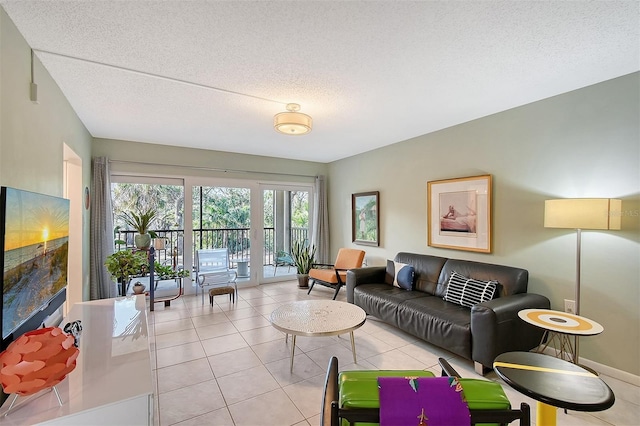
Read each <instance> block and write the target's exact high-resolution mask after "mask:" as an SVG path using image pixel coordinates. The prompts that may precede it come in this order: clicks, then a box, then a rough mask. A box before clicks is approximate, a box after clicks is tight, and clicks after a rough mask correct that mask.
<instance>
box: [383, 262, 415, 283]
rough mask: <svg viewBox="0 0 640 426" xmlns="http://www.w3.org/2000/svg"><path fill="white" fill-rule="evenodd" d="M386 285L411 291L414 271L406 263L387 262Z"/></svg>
mask: <svg viewBox="0 0 640 426" xmlns="http://www.w3.org/2000/svg"><path fill="white" fill-rule="evenodd" d="M387 277H388V280H387V283H389V284H393V285H394V286H395V287H398V288H403V289H405V290H413V281H414V278H415V269H414V268H413V266H411V265H407V264H406V263H400V262H394V261H393V260H387Z"/></svg>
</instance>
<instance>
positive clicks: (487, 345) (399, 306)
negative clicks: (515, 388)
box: [347, 252, 550, 374]
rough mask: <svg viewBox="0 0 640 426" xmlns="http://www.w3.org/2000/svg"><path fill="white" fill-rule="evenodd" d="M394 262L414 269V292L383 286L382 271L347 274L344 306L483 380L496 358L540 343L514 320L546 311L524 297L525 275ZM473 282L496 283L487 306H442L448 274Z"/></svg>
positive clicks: (417, 260) (425, 261)
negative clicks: (451, 358) (464, 365)
mask: <svg viewBox="0 0 640 426" xmlns="http://www.w3.org/2000/svg"><path fill="white" fill-rule="evenodd" d="M395 261H396V262H402V263H406V264H409V265H412V266H413V267H414V269H415V281H414V289H413V290H412V291H407V290H404V289H402V288H398V287H394V286H392V285H390V284H387V283H385V275H386V268H385V267H384V266H374V267H366V268H360V269H352V270H350V271H349V272H348V273H347V301H348V302H349V303H354V304H356V305H358V306H360V307H361V308H362V309H364V310H365V312H367V314H370V315H373V316H375V317H377V318H379V319H380V320H382V321H384V322H386V323H388V324H391V325H394V326H396V327H398V328H400V329H402V330H404V331H406V332H407V333H410V334H412V335H414V336H416V337H418V338H420V339H423V340H425V341H427V342H429V343H431V344H434V345H436V346H439V347H442V348H444V349H447V350H449V351H450V352H453V353H454V354H457V355H460V356H462V357H464V358H466V359H470V360H473V361H474V364H475V369H476V372H478V373H479V374H484V373H485V372H486V371H487V370H488V369H490V368H491V367H492V365H493V360H494V359H495V357H496V356H498V355H500V354H501V353H504V352H509V351H528V350H530V349H532V348H534V347H536V346H537V345H538V344H539V343H540V339H541V337H542V330H541V329H539V328H537V327H534V326H532V325H530V324H527V323H526V322H525V321H523V320H521V319H520V318H519V317H518V311H520V310H522V309H530V308H542V309H549V307H550V303H549V299H547V298H546V297H544V296H542V295H539V294H532V293H527V284H528V281H529V272H528V271H527V270H525V269H520V268H513V267H510V266H502V265H493V264H489V263H482V262H472V261H467V260H457V259H447V258H444V257H437V256H429V255H424V254H414V253H402V252H401V253H398V254H397V255H396V257H395ZM454 271H455V272H457V273H458V274H461V275H464V276H465V277H469V278H473V279H476V280H483V281H489V280H496V281H498V283H499V284H498V287H497V290H496V294H495V296H494V298H493V299H492V300H489V301H486V302H482V303H479V304H477V305H474V306H473V307H471V308H468V307H465V306H460V305H457V304H454V303H451V302H447V301H445V300H443V296H444V295H445V293H446V290H447V285H448V283H449V278H450V276H451V274H452V272H454Z"/></svg>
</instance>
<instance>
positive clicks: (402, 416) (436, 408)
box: [378, 377, 471, 426]
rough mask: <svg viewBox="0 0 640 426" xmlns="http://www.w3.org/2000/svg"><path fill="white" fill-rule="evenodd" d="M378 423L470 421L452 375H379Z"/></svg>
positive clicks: (441, 425)
mask: <svg viewBox="0 0 640 426" xmlns="http://www.w3.org/2000/svg"><path fill="white" fill-rule="evenodd" d="M378 388H379V390H380V426H396V425H428V426H453V425H455V426H466V425H470V424H471V414H470V413H469V406H468V405H467V402H466V400H465V398H464V394H463V392H462V386H460V383H459V382H458V380H456V378H455V377H378Z"/></svg>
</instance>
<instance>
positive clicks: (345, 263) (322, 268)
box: [307, 248, 364, 300]
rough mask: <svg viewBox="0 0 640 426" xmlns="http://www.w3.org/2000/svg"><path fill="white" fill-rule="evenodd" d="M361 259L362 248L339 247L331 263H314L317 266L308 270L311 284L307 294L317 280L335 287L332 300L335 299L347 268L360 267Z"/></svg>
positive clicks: (319, 282) (345, 277)
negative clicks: (334, 260) (334, 259)
mask: <svg viewBox="0 0 640 426" xmlns="http://www.w3.org/2000/svg"><path fill="white" fill-rule="evenodd" d="M363 261H364V251H363V250H357V249H348V248H341V249H340V250H339V251H338V256H337V257H336V262H335V263H334V264H333V265H327V264H315V265H314V266H318V268H312V269H311V270H310V271H309V280H311V285H310V286H309V291H308V292H307V294H309V293H311V290H312V289H313V286H314V285H315V283H316V282H317V283H318V284H320V285H323V286H325V287H330V288H335V289H336V292H335V293H334V295H333V300H335V299H336V296H338V292H339V291H340V287H342V286H343V285H345V283H346V282H347V270H349V269H354V268H360V267H361V266H362V262H363Z"/></svg>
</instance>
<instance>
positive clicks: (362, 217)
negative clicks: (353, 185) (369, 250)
mask: <svg viewBox="0 0 640 426" xmlns="http://www.w3.org/2000/svg"><path fill="white" fill-rule="evenodd" d="M379 208H380V193H379V192H378V191H372V192H361V193H359V194H352V195H351V237H352V241H353V242H354V243H356V244H363V245H368V246H379V245H380V239H379V235H380V214H379V213H380V211H379Z"/></svg>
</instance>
